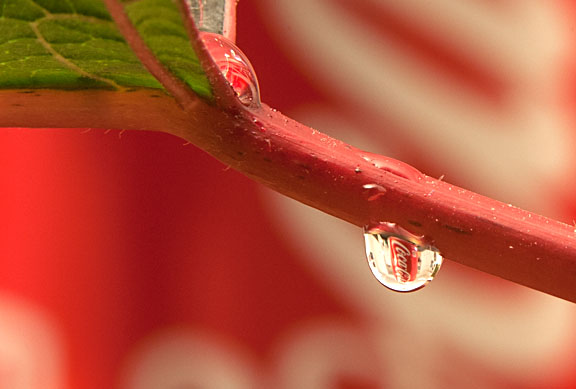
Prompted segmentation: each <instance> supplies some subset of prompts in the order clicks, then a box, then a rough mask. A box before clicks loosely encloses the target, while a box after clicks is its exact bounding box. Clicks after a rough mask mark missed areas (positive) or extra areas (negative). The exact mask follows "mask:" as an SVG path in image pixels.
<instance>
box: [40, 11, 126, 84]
mask: <svg viewBox="0 0 576 389" xmlns="http://www.w3.org/2000/svg"><path fill="white" fill-rule="evenodd" d="M30 27H31V28H32V30H33V31H34V33H35V34H36V37H37V38H38V41H39V42H40V44H41V45H42V46H43V47H44V48H45V49H46V50H48V52H49V53H50V54H51V55H52V56H53V57H54V59H56V60H57V61H58V62H60V63H61V64H62V65H64V66H66V67H68V68H69V69H71V70H73V71H75V72H76V73H78V74H80V75H81V76H83V77H86V78H91V79H94V80H97V81H100V82H103V83H105V84H108V85H110V86H111V87H112V88H114V89H117V90H124V89H125V88H124V87H122V86H120V85H118V84H117V83H116V82H114V81H112V80H110V79H107V78H104V77H100V76H98V75H96V74H93V73H89V72H87V71H85V70H84V69H82V68H81V67H79V66H78V65H76V64H75V63H73V62H71V61H69V60H68V59H66V58H64V57H63V56H62V55H61V54H60V53H59V52H58V51H56V49H54V47H53V46H52V45H51V44H50V43H48V41H46V39H45V38H44V36H43V35H42V33H41V32H40V30H39V28H38V21H35V22H31V23H30Z"/></svg>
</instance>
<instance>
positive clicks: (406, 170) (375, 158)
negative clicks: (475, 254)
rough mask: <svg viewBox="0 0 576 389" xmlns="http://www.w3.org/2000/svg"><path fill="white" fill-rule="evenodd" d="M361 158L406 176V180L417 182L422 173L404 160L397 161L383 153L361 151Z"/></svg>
mask: <svg viewBox="0 0 576 389" xmlns="http://www.w3.org/2000/svg"><path fill="white" fill-rule="evenodd" d="M362 154H363V155H362V158H363V159H364V160H365V161H367V162H370V163H371V164H372V165H374V167H377V168H378V169H382V170H385V171H387V172H390V173H392V174H395V175H397V176H399V177H402V178H406V179H407V180H412V181H415V182H418V181H419V180H421V179H422V178H424V175H423V174H422V173H421V172H420V171H419V170H418V169H416V168H415V167H413V166H411V165H408V164H407V163H405V162H402V161H399V160H397V159H394V158H389V157H385V156H383V155H378V154H373V153H368V152H366V151H363V152H362Z"/></svg>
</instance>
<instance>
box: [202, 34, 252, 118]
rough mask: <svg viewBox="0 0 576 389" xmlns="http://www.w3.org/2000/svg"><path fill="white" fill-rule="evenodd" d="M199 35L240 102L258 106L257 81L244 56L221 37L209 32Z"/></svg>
mask: <svg viewBox="0 0 576 389" xmlns="http://www.w3.org/2000/svg"><path fill="white" fill-rule="evenodd" d="M200 34H201V38H202V41H203V42H204V45H205V46H206V48H207V49H208V51H209V52H210V54H211V55H212V58H213V59H214V62H215V63H216V65H218V67H219V68H220V71H221V72H222V75H223V76H224V78H226V80H227V81H228V83H229V84H230V86H231V87H232V89H233V90H234V92H235V93H236V96H238V99H239V100H240V102H241V103H242V104H244V105H246V106H249V107H258V106H260V91H259V88H258V80H257V78H256V73H255V72H254V69H253V68H252V65H251V64H250V61H249V60H248V58H247V57H246V55H244V53H242V51H241V50H240V49H239V48H238V47H237V46H236V45H235V44H234V43H232V41H230V40H229V39H227V38H225V37H223V36H222V35H219V34H214V33H211V32H201V33H200Z"/></svg>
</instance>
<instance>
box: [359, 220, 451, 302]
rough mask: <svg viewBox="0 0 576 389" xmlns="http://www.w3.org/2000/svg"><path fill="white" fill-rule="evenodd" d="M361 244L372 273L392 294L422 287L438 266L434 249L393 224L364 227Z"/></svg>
mask: <svg viewBox="0 0 576 389" xmlns="http://www.w3.org/2000/svg"><path fill="white" fill-rule="evenodd" d="M364 242H365V244H366V256H367V258H368V264H369V266H370V270H372V274H374V276H375V277H376V279H377V280H378V281H380V283H381V284H382V285H384V286H385V287H387V288H389V289H392V290H394V291H396V292H411V291H414V290H418V289H420V288H422V287H424V286H425V285H426V284H427V283H428V282H430V281H432V279H433V278H434V276H435V275H436V273H438V270H440V266H441V265H442V260H443V258H442V256H441V255H440V253H439V252H438V250H437V249H436V248H435V247H433V246H431V245H430V244H427V243H426V241H425V240H424V239H423V238H422V237H419V236H416V235H414V234H412V233H410V232H408V231H406V230H405V229H403V228H401V227H399V226H397V225H396V224H394V223H378V224H376V225H372V226H368V227H366V228H365V229H364Z"/></svg>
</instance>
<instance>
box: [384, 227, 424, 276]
mask: <svg viewBox="0 0 576 389" xmlns="http://www.w3.org/2000/svg"><path fill="white" fill-rule="evenodd" d="M388 241H389V242H390V252H391V256H392V266H393V268H394V274H395V275H396V279H397V280H398V281H399V282H408V281H413V280H414V276H415V273H416V272H415V270H416V266H417V263H415V261H417V258H415V257H413V256H412V250H411V249H412V247H413V246H412V244H411V243H409V242H406V241H404V240H401V239H398V238H395V237H390V238H388Z"/></svg>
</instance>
